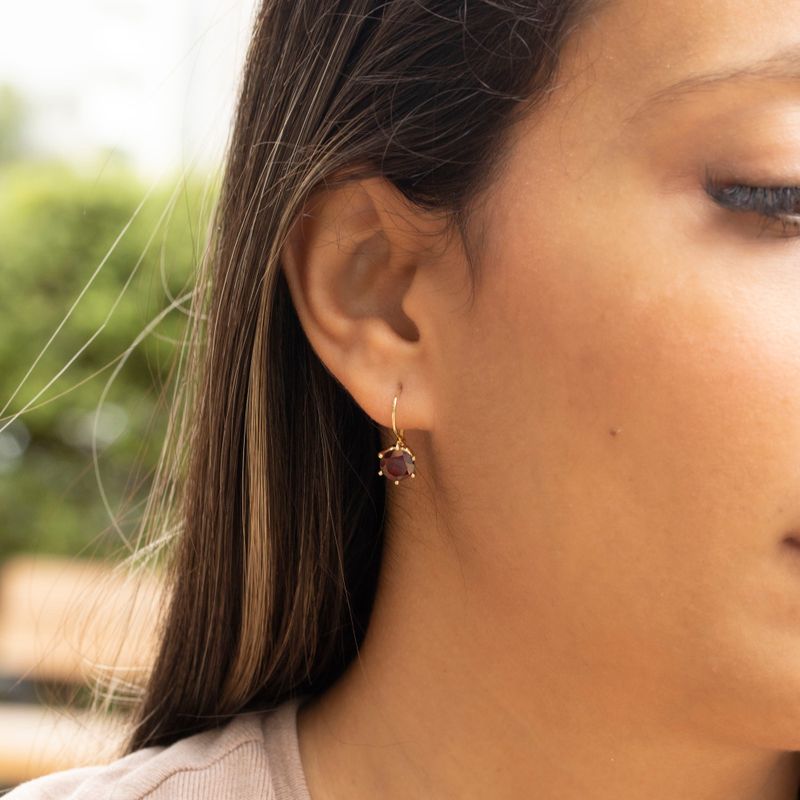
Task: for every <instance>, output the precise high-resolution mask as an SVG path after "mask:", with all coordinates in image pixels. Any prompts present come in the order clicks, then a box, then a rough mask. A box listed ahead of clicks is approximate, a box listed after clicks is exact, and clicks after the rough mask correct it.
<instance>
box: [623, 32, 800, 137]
mask: <svg viewBox="0 0 800 800" xmlns="http://www.w3.org/2000/svg"><path fill="white" fill-rule="evenodd" d="M747 79H756V80H783V81H800V46H798V45H797V44H793V45H792V46H790V47H787V48H786V49H784V50H780V51H779V52H777V53H775V54H774V55H771V56H769V57H768V58H764V59H761V60H759V61H753V62H750V63H747V64H741V65H734V66H730V67H723V68H720V69H718V70H714V71H711V72H704V73H697V74H693V75H688V76H687V77H685V78H682V79H681V80H679V81H677V82H675V83H671V84H669V85H668V86H664V87H662V88H660V89H658V90H657V91H655V92H654V93H653V94H651V95H649V96H648V97H647V98H645V100H644V101H643V102H642V103H641V104H640V105H639V106H638V107H637V109H636V111H634V112H633V114H631V115H630V116H629V117H627V120H626V121H628V122H630V121H632V120H633V119H634V118H635V117H638V116H639V114H641V113H642V112H644V111H645V110H646V109H649V108H650V107H651V106H654V105H658V104H659V103H664V102H668V101H670V100H674V99H677V98H679V97H682V96H684V95H688V94H693V93H694V92H702V91H708V90H711V89H715V88H716V87H717V86H721V85H726V84H729V83H733V82H735V81H741V80H747Z"/></svg>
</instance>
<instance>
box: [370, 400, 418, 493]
mask: <svg viewBox="0 0 800 800" xmlns="http://www.w3.org/2000/svg"><path fill="white" fill-rule="evenodd" d="M402 389H403V384H400V391H402ZM396 414H397V395H395V396H394V400H393V401H392V430H393V431H394V435H395V436H396V437H397V441H396V442H395V443H394V445H393V446H392V447H387V448H386V449H385V450H381V451H380V453H378V459H379V460H380V465H381V468H380V469H379V470H378V475H385V476H386V477H387V478H388V479H389V480H390V481H394V484H395V486H397V485H399V483H400V481H402V480H405V479H406V478H408V477H409V476H411V477H412V478H414V477H416V463H415V462H416V460H417V459H416V457H415V456H414V454H413V453H412V452H411V450H410V448H409V447H408V445H407V444H406V443H405V440H404V439H403V430H402V429H401V430H400V432H399V433H398V431H397V424H396Z"/></svg>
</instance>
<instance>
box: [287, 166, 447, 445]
mask: <svg viewBox="0 0 800 800" xmlns="http://www.w3.org/2000/svg"><path fill="white" fill-rule="evenodd" d="M441 231H442V225H441V218H438V219H437V218H435V217H434V216H432V215H431V214H430V213H429V212H428V213H426V212H424V211H420V210H419V209H418V208H415V207H413V206H411V205H410V204H409V202H408V201H407V200H406V199H405V197H404V196H403V195H402V194H401V193H400V192H399V191H398V190H397V189H396V188H395V187H394V186H393V185H392V184H391V183H390V182H389V181H387V180H386V179H384V178H380V177H378V178H368V179H363V180H354V181H351V182H349V183H346V184H344V185H342V186H338V187H335V188H327V187H323V188H321V189H319V190H317V191H316V192H315V193H314V194H313V195H312V197H311V198H310V200H309V202H308V203H307V204H306V206H305V208H304V209H303V211H302V213H300V214H299V215H298V217H297V219H296V220H295V223H294V225H293V227H292V230H291V231H290V234H289V237H288V239H287V241H286V243H285V245H284V247H283V250H282V254H281V265H282V269H283V272H284V275H285V276H286V281H287V284H288V286H289V291H290V293H291V296H292V300H293V303H294V306H295V309H296V311H297V315H298V317H299V320H300V323H301V325H302V327H303V330H304V332H305V334H306V336H307V337H308V340H309V343H310V344H311V347H312V348H313V349H314V351H315V352H316V354H317V355H318V356H319V358H320V359H321V361H322V362H323V363H324V364H325V365H326V367H327V368H328V369H329V370H330V372H331V373H332V374H333V375H334V376H335V377H336V378H337V380H338V381H339V382H340V383H341V384H342V385H343V386H344V387H345V389H347V391H348V392H349V393H350V394H351V396H352V397H353V399H354V400H355V401H356V403H358V405H359V406H360V407H361V408H362V409H364V411H365V412H366V413H367V414H368V415H369V416H370V417H371V418H372V419H373V420H375V421H376V422H378V423H379V424H380V425H383V426H386V427H389V428H391V409H392V399H393V397H394V395H395V394H398V385H399V384H402V399H399V400H398V411H397V425H398V429H399V428H402V429H404V430H409V429H426V430H427V429H430V427H431V423H432V419H433V409H432V385H431V375H430V374H429V365H430V363H431V360H430V359H429V358H427V352H426V349H427V348H428V346H429V344H430V342H429V336H428V334H429V333H430V331H432V330H434V329H435V326H433V325H428V324H427V323H428V321H429V320H427V319H426V315H427V314H429V313H435V311H434V310H433V309H432V307H431V297H432V295H434V293H432V292H430V291H427V292H426V283H428V281H429V280H430V278H429V274H428V273H429V271H430V269H431V266H432V264H433V261H434V259H433V252H434V250H435V248H434V247H433V245H434V244H435V242H436V240H437V238H438V237H439V236H441Z"/></svg>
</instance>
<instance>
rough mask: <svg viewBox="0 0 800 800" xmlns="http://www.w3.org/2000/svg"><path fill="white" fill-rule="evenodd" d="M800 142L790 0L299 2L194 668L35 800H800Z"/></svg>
mask: <svg viewBox="0 0 800 800" xmlns="http://www.w3.org/2000/svg"><path fill="white" fill-rule="evenodd" d="M798 153H800V2H796V0H790V2H786V0H760V2H758V3H753V2H751V0H652V2H647V3H643V2H642V0H605V1H604V2H591V1H590V0H472V2H467V0H383V2H380V3H378V2H369V1H368V0H347V2H335V0H265V2H264V5H263V8H262V9H261V13H260V15H259V17H258V21H257V25H256V28H255V32H254V36H253V40H252V47H251V49H250V53H249V58H248V62H247V66H246V70H245V75H244V82H243V86H242V92H241V101H240V104H239V109H238V114H237V117H236V121H235V128H234V133H233V138H232V141H231V145H230V152H229V158H228V161H227V172H226V180H225V184H224V188H223V192H222V196H221V199H220V201H219V207H218V216H217V225H216V227H215V231H214V245H215V246H214V250H213V258H212V259H210V261H209V270H208V273H207V274H206V275H204V276H203V277H201V282H200V284H199V286H200V290H198V292H197V296H198V303H200V304H202V305H199V306H198V308H197V311H198V313H197V314H195V318H196V319H197V320H201V319H203V318H204V317H205V320H204V322H207V325H205V327H204V328H203V329H202V333H201V332H200V331H201V329H200V327H199V326H200V322H198V323H197V326H198V327H197V328H196V329H195V338H194V344H195V348H194V353H195V357H196V359H197V363H196V367H195V369H196V372H195V375H196V376H197V378H196V380H192V381H189V382H188V384H187V385H189V386H191V387H193V388H192V390H191V391H192V396H193V398H194V400H193V404H192V405H191V409H192V410H191V413H184V414H183V415H182V419H184V420H185V427H184V428H183V429H181V433H180V435H179V436H178V439H179V440H180V441H184V442H188V450H187V453H188V456H187V457H188V461H187V466H186V470H185V473H184V472H182V471H179V469H178V466H177V465H178V462H177V461H174V462H170V463H173V464H174V469H173V471H172V473H170V477H171V478H173V479H174V478H175V477H176V476H177V475H178V474H179V472H180V475H181V480H180V482H179V486H180V488H181V490H182V504H181V505H180V514H181V533H180V536H179V537H178V540H177V547H176V549H175V552H174V554H173V560H172V565H173V566H172V570H173V574H174V594H173V598H174V599H173V601H172V604H171V607H170V608H169V612H168V615H167V616H166V619H165V623H164V628H163V633H162V640H161V648H160V652H159V654H158V658H157V661H156V663H155V667H154V669H153V672H152V675H151V677H150V680H149V683H148V685H147V687H146V691H145V693H144V696H143V698H142V700H141V704H140V707H139V712H138V716H137V719H136V727H135V730H134V732H133V734H132V736H131V739H130V741H129V743H128V747H127V754H126V755H125V756H124V757H122V758H121V759H120V760H117V761H115V762H114V763H113V764H111V765H106V766H98V767H92V768H86V769H82V770H73V771H70V772H65V773H57V774H55V775H53V776H49V777H46V778H42V779H38V780H36V781H33V782H32V783H29V784H26V785H23V786H22V787H20V788H18V789H17V790H15V791H14V792H12V793H11V795H10V798H13V800H25V799H27V798H41V797H69V798H76V799H80V800H82V799H83V798H95V797H97V798H100V797H103V798H108V797H113V798H115V799H119V798H124V800H132V799H133V798H145V797H146V798H148V799H149V800H158V799H159V798H200V797H204V798H205V797H214V798H220V797H226V798H227V797H236V798H256V797H259V798H260V797H272V796H275V797H277V798H282V799H283V800H289V798H291V800H297V799H298V798H299V800H345V799H346V800H367V799H368V798H378V797H379V798H383V799H385V800H398V799H399V798H409V797H413V798H437V799H438V798H458V800H473V798H487V797H489V798H499V799H500V800H511V799H512V798H513V799H514V800H516V799H517V798H530V797H535V798H546V799H547V800H577V799H578V798H585V797H592V798H593V800H612V799H613V800H640V799H641V800H644V799H645V798H646V799H647V800H676V798H678V799H679V800H700V798H702V800H790V798H796V797H797V796H798V785H800V762H799V761H798V758H797V754H796V753H795V752H794V750H795V749H797V748H800V493H799V492H798V487H800V455H799V454H800V393H798V391H797V386H798V380H799V379H800V315H798V313H797V309H798V304H799V303H800V157H799V156H798ZM206 302H207V303H208V305H207V306H206V305H204V304H205V303H206ZM201 311H202V312H203V313H202V314H201V313H199V312H201ZM187 391H188V390H187ZM164 474H166V473H165V472H164V470H162V475H164ZM159 486H160V487H161V491H163V492H164V494H163V497H164V498H167V499H168V494H169V491H170V487H171V484H170V483H169V481H168V480H167V479H166V478H165V479H163V480H162V481H160V482H159ZM172 488H173V489H174V486H172ZM157 491H158V490H157ZM152 505H153V506H154V507H155V506H158V505H159V501H158V500H154V503H153V504H152ZM162 505H163V503H162Z"/></svg>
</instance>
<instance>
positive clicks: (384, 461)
mask: <svg viewBox="0 0 800 800" xmlns="http://www.w3.org/2000/svg"><path fill="white" fill-rule="evenodd" d="M381 471H382V472H383V474H384V475H385V476H386V477H387V478H389V480H393V481H402V480H404V479H405V478H408V477H409V476H410V475H412V474H413V472H414V461H413V459H412V458H411V455H410V454H409V453H407V452H406V451H405V450H397V449H395V450H389V451H388V452H386V453H384V455H383V457H382V458H381Z"/></svg>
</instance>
